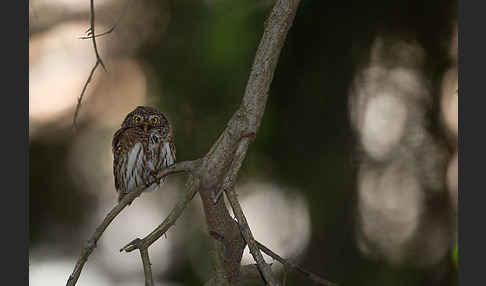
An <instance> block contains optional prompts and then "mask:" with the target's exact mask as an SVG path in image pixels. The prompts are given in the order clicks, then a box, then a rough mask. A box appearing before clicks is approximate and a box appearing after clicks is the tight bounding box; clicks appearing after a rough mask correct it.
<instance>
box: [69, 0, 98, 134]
mask: <svg viewBox="0 0 486 286" xmlns="http://www.w3.org/2000/svg"><path fill="white" fill-rule="evenodd" d="M90 11H91V17H90V28H89V29H88V35H89V34H92V35H94V34H95V9H94V0H90ZM92 39H93V49H94V51H95V55H96V63H95V64H94V66H93V68H92V69H91V72H90V73H89V77H88V79H87V80H86V82H85V83H84V86H83V90H82V91H81V95H79V97H78V102H77V104H76V109H75V111H74V116H73V127H74V129H75V130H76V128H77V125H76V120H77V118H78V114H79V109H80V108H81V102H82V100H83V98H84V95H85V93H86V88H87V87H88V84H89V83H90V81H91V78H92V77H93V74H94V72H95V71H96V69H97V68H98V66H100V65H101V66H102V67H103V69H104V70H105V71H106V67H105V64H104V63H103V61H102V60H101V57H100V54H99V52H98V46H97V45H96V37H92Z"/></svg>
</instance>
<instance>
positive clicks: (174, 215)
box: [120, 178, 199, 252]
mask: <svg viewBox="0 0 486 286" xmlns="http://www.w3.org/2000/svg"><path fill="white" fill-rule="evenodd" d="M198 189H199V179H198V178H193V179H192V182H191V185H190V186H189V188H188V191H187V193H186V195H185V196H184V197H183V198H182V199H181V200H180V201H179V202H178V203H177V204H176V205H175V206H174V208H173V209H172V210H171V212H170V213H169V216H167V218H166V219H165V220H164V221H163V222H162V223H161V224H160V225H159V226H158V227H157V228H156V229H154V230H153V231H152V232H151V233H150V234H148V235H147V236H146V237H144V238H143V239H140V238H136V239H134V240H133V241H131V242H130V243H128V244H127V245H125V246H124V247H122V248H121V249H120V252H121V251H125V252H131V251H133V250H135V249H137V248H138V249H140V246H143V248H148V247H149V246H151V245H152V244H153V243H154V242H155V241H156V240H157V239H159V238H160V237H161V236H162V235H164V234H165V233H166V232H167V231H168V230H169V228H170V227H171V226H173V225H174V224H175V222H176V221H177V219H178V218H179V217H180V215H181V214H182V212H183V211H184V210H185V209H186V206H187V204H188V203H189V202H190V201H191V200H192V198H194V196H195V195H196V193H197V191H198Z"/></svg>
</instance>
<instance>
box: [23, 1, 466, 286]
mask: <svg viewBox="0 0 486 286" xmlns="http://www.w3.org/2000/svg"><path fill="white" fill-rule="evenodd" d="M273 2H274V1H270V0H247V1H229V0H199V1H196V0H179V1H166V0H146V1H132V0H128V1H126V0H120V1H114V0H95V8H96V32H97V33H101V32H103V31H106V30H108V29H109V28H110V27H111V26H112V25H113V24H115V23H118V24H117V27H116V29H115V31H114V32H113V33H111V34H109V35H107V36H104V37H101V38H98V47H99V50H100V53H101V56H102V58H103V60H104V63H105V65H106V67H107V70H108V71H107V72H104V71H103V70H102V69H98V70H97V71H96V72H95V74H94V79H93V81H92V82H91V84H90V85H89V87H88V89H87V94H86V96H85V99H84V104H83V106H82V108H81V111H80V115H79V119H78V130H77V132H73V130H72V125H71V124H72V116H73V113H74V108H75V104H76V100H77V97H78V96H79V95H80V92H81V89H82V86H83V84H84V82H85V81H86V79H87V77H88V75H89V72H90V69H91V67H92V66H93V65H94V63H95V55H94V51H93V49H92V43H91V41H89V40H81V39H79V37H81V36H84V35H85V34H84V33H85V32H86V30H87V29H88V28H89V7H90V6H89V1H88V0H31V1H30V4H29V5H30V9H29V22H30V35H29V36H30V38H29V44H30V46H29V60H30V67H29V86H30V87H29V110H30V113H29V114H30V115H29V121H30V124H29V133H30V136H29V143H30V164H29V165H30V202H29V203H30V231H29V238H30V244H29V251H30V253H29V256H30V266H29V278H30V285H32V286H34V285H35V286H37V285H65V282H66V280H67V278H68V275H69V274H70V273H71V272H72V269H73V267H74V263H75V261H76V259H77V258H78V255H79V253H80V250H81V247H82V246H83V244H84V242H85V241H86V240H87V239H88V237H89V235H90V234H91V233H92V232H93V230H94V228H95V227H96V226H97V224H99V222H100V221H101V220H102V219H103V218H104V216H105V214H106V213H107V212H108V211H109V210H110V209H111V207H112V206H113V205H114V204H115V203H116V193H115V190H114V186H113V175H112V160H113V157H112V153H111V139H112V136H113V133H114V132H115V130H116V129H118V127H119V126H120V124H121V122H122V120H123V119H124V117H125V115H126V114H127V113H128V112H130V111H131V110H133V109H134V108H135V107H136V106H138V105H152V106H155V107H157V108H159V109H160V110H161V111H163V112H164V113H166V114H167V116H168V117H169V119H170V120H171V122H172V124H173V126H174V129H175V143H176V147H177V159H178V160H188V159H195V158H197V157H200V156H202V155H204V154H205V152H207V151H208V149H209V147H210V146H211V145H212V144H213V142H214V141H215V140H216V139H217V137H218V135H219V134H220V133H221V132H222V130H223V129H224V127H225V124H226V122H227V121H228V119H229V118H230V117H231V115H232V114H233V112H234V111H235V110H236V108H237V107H238V105H239V103H240V100H241V97H242V95H243V92H244V88H245V84H246V81H247V78H248V74H249V71H250V66H251V64H252V61H253V57H254V54H255V51H256V48H257V45H258V42H259V40H260V37H261V35H262V32H263V23H264V20H265V17H266V15H267V14H268V12H269V9H270V8H271V7H272V5H273ZM457 4H458V3H457V1H449V0H445V1H444V0H440V1H439V0H429V1H421V0H408V1H406V0H397V1H385V0H370V1H347V2H338V1H332V2H330V1H317V0H313V1H312V0H302V1H301V4H300V7H299V9H298V13H297V15H296V17H295V21H294V24H293V27H292V29H291V30H290V32H289V35H288V38H287V41H286V43H285V46H284V48H283V50H282V53H281V56H280V61H279V63H278V66H277V70H276V72H275V77H274V80H273V83H272V86H271V89H270V97H269V101H268V104H267V106H266V111H265V115H264V117H263V122H262V126H261V128H260V130H259V131H258V134H257V137H256V140H255V142H254V143H253V144H252V145H251V147H250V149H249V153H248V157H247V159H246V161H245V163H244V167H243V169H242V171H241V172H240V176H239V180H238V185H237V191H238V193H239V194H240V199H241V201H242V206H243V209H244V211H245V212H246V215H247V218H248V221H249V224H250V226H251V227H252V229H253V231H254V235H255V237H256V238H257V240H259V241H261V242H263V243H264V244H266V245H267V246H268V247H269V248H271V249H272V250H274V251H275V252H277V253H279V254H281V256H283V257H286V258H289V259H291V260H293V261H294V262H297V263H299V264H300V265H302V266H303V267H304V268H306V269H308V270H310V271H313V272H316V273H318V274H320V275H322V276H323V277H326V278H327V279H329V280H332V281H336V282H338V283H340V285H363V286H365V285H370V286H371V285H457V263H458V262H457V256H456V254H457V248H456V241H457V191H458V184H457V180H458V179H457V170H458V157H457V135H458V127H457V126H458V125H457V118H458V116H457V110H458V108H457V104H458V94H457V86H458V76H457V45H458V44H457V36H458V32H457ZM127 5H128V6H127ZM125 7H126V8H125ZM121 15H122V16H121ZM184 182H185V178H184V176H176V177H170V178H169V179H168V180H167V183H166V184H165V185H164V186H163V187H162V188H161V189H159V190H158V191H156V192H153V193H147V194H143V195H142V196H141V197H140V198H139V199H137V200H136V201H135V202H134V203H133V204H132V205H131V206H130V207H128V208H127V209H126V210H125V211H124V212H123V213H122V214H120V215H119V216H118V217H117V218H116V219H115V221H114V222H113V223H112V224H111V225H110V227H109V228H108V229H107V231H106V232H105V234H104V235H103V236H102V238H101V240H100V241H99V242H98V247H97V248H96V249H95V251H94V252H93V254H92V255H91V256H90V258H89V260H88V262H87V264H86V266H85V268H84V270H83V272H82V274H81V277H80V279H79V282H78V285H123V286H125V285H126V286H128V285H143V283H144V282H143V281H144V280H143V279H144V277H143V269H142V266H141V263H140V258H139V254H138V253H137V252H132V253H129V254H126V253H120V252H119V249H120V248H121V247H122V246H124V245H125V244H126V243H128V242H129V241H131V240H132V239H134V238H136V237H143V236H144V235H146V234H148V233H149V232H150V231H151V230H152V229H153V228H155V227H156V226H157V225H158V224H159V223H160V222H161V221H162V220H163V219H164V218H165V217H166V216H167V214H168V213H169V211H170V208H171V207H172V206H173V205H174V203H175V202H176V201H177V200H178V198H180V197H181V195H182V194H183V192H184ZM208 249H209V240H208V236H207V234H206V226H205V224H204V215H203V212H202V208H201V203H200V200H199V198H198V197H196V199H195V200H194V201H192V202H191V204H190V207H189V208H188V209H187V210H186V212H185V213H184V214H183V216H182V217H181V219H180V220H179V221H178V223H177V224H176V225H175V227H173V228H172V229H171V230H170V231H169V232H168V234H167V239H165V238H163V239H160V240H159V241H158V242H156V243H155V244H154V245H153V246H152V247H151V248H150V252H151V259H152V264H153V271H154V278H155V281H156V284H157V285H171V286H175V285H202V283H203V282H204V281H206V280H207V279H208V278H209V277H210V275H211V273H210V261H209V257H208ZM266 258H267V259H268V261H271V258H268V257H266ZM243 260H244V261H243V262H244V263H251V262H252V259H251V258H250V256H249V255H248V250H245V254H244V259H243ZM274 269H276V273H277V274H278V275H281V274H282V272H281V268H279V266H278V263H274ZM279 269H280V270H279ZM310 284H311V282H309V281H307V280H305V279H303V278H302V277H301V276H299V274H297V273H292V274H290V276H289V280H288V285H310ZM248 285H253V284H251V283H250V284H248ZM255 285H258V284H255Z"/></svg>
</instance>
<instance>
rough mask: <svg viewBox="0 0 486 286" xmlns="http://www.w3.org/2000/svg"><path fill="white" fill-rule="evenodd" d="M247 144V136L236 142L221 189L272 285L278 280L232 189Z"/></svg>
mask: <svg viewBox="0 0 486 286" xmlns="http://www.w3.org/2000/svg"><path fill="white" fill-rule="evenodd" d="M249 144H250V138H248V137H245V138H243V139H242V140H241V141H240V143H239V144H238V148H237V149H236V152H235V156H234V159H233V163H232V166H231V168H230V170H229V174H228V175H227V176H226V178H225V181H224V183H223V190H224V191H225V192H226V196H227V197H228V201H229V202H230V205H231V208H233V212H234V214H235V216H236V219H237V220H238V223H239V226H240V228H241V234H242V235H243V237H244V239H245V241H246V243H247V244H248V248H249V249H250V253H251V255H252V256H253V258H254V259H255V261H256V262H257V265H258V269H259V270H260V271H261V272H262V275H263V278H264V279H265V281H266V282H267V284H268V285H270V286H273V285H278V282H277V280H276V279H275V278H274V277H273V274H272V269H271V268H270V266H269V265H268V264H267V263H266V262H265V260H264V259H263V256H262V254H261V253H260V250H259V249H258V246H257V244H256V243H255V239H254V238H253V234H252V233H251V230H250V227H249V226H248V222H247V221H246V217H245V215H244V214H243V210H242V209H241V206H240V203H239V202H238V197H237V195H236V192H235V191H234V183H235V181H236V177H237V176H238V171H239V170H240V168H241V165H242V163H243V160H244V159H245V156H246V151H247V150H248V145H249Z"/></svg>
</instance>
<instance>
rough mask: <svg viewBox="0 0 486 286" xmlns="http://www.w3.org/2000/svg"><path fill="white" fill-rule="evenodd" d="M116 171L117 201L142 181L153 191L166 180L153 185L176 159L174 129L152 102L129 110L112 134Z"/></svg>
mask: <svg viewBox="0 0 486 286" xmlns="http://www.w3.org/2000/svg"><path fill="white" fill-rule="evenodd" d="M112 148H113V157H114V159H113V174H114V176H115V188H116V191H117V192H118V201H121V200H122V199H123V197H124V196H125V195H126V194H127V193H129V192H130V191H132V190H133V189H135V188H136V187H138V186H140V185H145V186H147V189H146V190H145V191H148V192H150V191H153V190H155V189H157V188H158V187H159V185H160V184H161V183H163V182H164V179H163V178H162V179H161V180H160V181H159V182H156V183H153V184H151V185H150V186H148V185H147V184H148V183H149V182H150V181H151V180H153V179H154V178H155V175H156V172H157V171H159V170H160V169H163V168H165V167H168V166H171V165H172V164H174V162H175V159H176V158H175V153H176V150H175V146H174V142H173V135H172V129H171V126H170V123H169V121H168V120H167V118H166V117H165V116H164V114H163V113H161V112H159V111H158V110H157V109H155V108H153V107H150V106H138V107H137V108H135V110H133V111H132V112H130V113H128V115H127V116H126V117H125V120H124V121H123V123H122V126H121V128H120V129H118V131H116V132H115V135H113V142H112Z"/></svg>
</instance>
